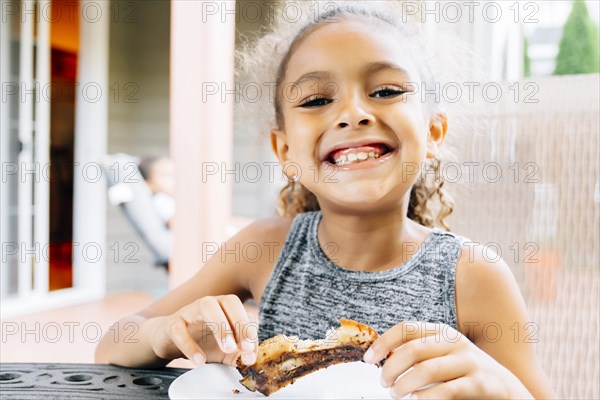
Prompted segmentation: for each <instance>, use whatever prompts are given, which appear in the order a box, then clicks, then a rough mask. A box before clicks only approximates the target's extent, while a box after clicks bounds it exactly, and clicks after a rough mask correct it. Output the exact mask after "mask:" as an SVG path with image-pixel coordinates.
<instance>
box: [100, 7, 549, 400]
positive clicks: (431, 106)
mask: <svg viewBox="0 0 600 400" xmlns="http://www.w3.org/2000/svg"><path fill="white" fill-rule="evenodd" d="M390 15H392V14H390V13H389V12H388V11H385V12H384V11H381V10H379V11H378V10H376V9H367V8H365V7H354V6H351V5H348V4H343V5H342V6H341V7H338V8H336V9H334V10H329V11H328V12H326V13H324V14H322V15H320V16H319V18H316V19H315V20H313V21H310V22H309V23H308V24H306V25H304V26H301V27H300V29H299V30H298V31H297V32H294V34H293V35H292V37H293V39H292V40H291V41H289V42H288V43H286V46H287V47H285V50H284V53H283V56H282V58H281V62H280V64H279V67H278V70H277V75H276V96H275V104H274V111H275V122H276V124H275V126H274V127H273V128H272V129H271V143H272V147H273V150H274V152H275V154H276V156H277V158H278V159H279V161H280V163H281V165H282V167H283V170H284V173H286V174H287V175H288V177H289V184H288V185H287V186H286V187H285V188H284V189H283V190H282V193H281V206H282V211H283V214H284V216H282V217H277V218H271V219H266V220H261V221H257V222H255V223H253V224H252V225H250V226H249V227H247V228H246V229H244V230H242V231H241V232H240V233H239V234H237V235H236V236H235V237H233V238H232V239H231V240H230V241H229V242H228V243H227V244H226V246H225V248H227V249H232V248H244V246H245V245H247V244H250V243H252V244H253V245H255V246H256V245H258V246H261V249H262V251H261V252H259V253H260V255H261V256H260V258H259V260H258V261H256V262H253V263H243V262H242V263H240V262H239V261H238V262H235V260H234V258H235V259H237V258H238V257H236V256H235V255H231V254H230V253H226V252H225V251H223V249H221V250H220V251H219V252H218V253H217V254H216V255H214V256H213V257H212V258H211V259H210V260H209V261H208V262H207V263H206V265H204V267H203V268H202V269H201V270H200V271H199V272H198V273H197V274H196V275H195V276H194V277H193V278H192V279H190V280H189V281H188V282H187V283H185V284H184V285H182V286H180V287H178V288H177V289H175V290H173V291H172V292H171V293H169V294H168V295H167V296H165V297H164V298H162V299H160V300H158V301H156V302H155V303H154V304H152V305H151V306H150V307H148V308H146V309H145V310H142V311H140V312H139V313H138V314H136V315H132V316H130V317H128V318H126V319H124V320H122V321H120V322H121V324H120V325H119V326H121V327H122V329H123V330H125V327H126V324H125V323H127V322H129V323H136V324H139V331H138V333H137V336H136V339H137V340H135V341H133V342H134V343H131V341H130V342H129V343H127V342H126V341H125V340H123V341H120V342H115V341H114V340H113V336H112V335H107V336H105V337H104V338H103V340H102V341H101V342H100V343H99V345H98V348H97V352H96V359H97V362H106V363H114V364H120V365H124V366H138V367H139V366H161V365H165V364H167V363H168V362H169V361H170V360H172V359H174V358H178V357H187V358H189V359H191V360H193V361H194V362H196V363H197V364H198V365H202V364H203V363H205V362H219V363H226V364H230V365H234V364H235V361H236V359H237V358H238V357H240V356H241V359H242V362H244V363H246V364H253V363H254V362H255V360H256V351H257V344H258V343H259V342H260V341H262V340H265V339H267V338H269V337H272V336H274V335H276V334H278V333H284V334H287V335H297V336H300V337H301V338H305V339H311V338H312V339H314V338H319V337H322V335H323V334H324V332H325V331H326V329H327V328H329V327H332V326H337V320H338V319H340V318H351V319H355V320H357V321H359V322H362V323H365V324H368V325H371V326H372V327H374V328H375V329H377V330H378V331H379V332H380V333H381V334H382V335H381V336H380V338H379V339H378V340H377V341H376V342H375V343H374V344H373V345H372V346H371V348H370V349H369V350H368V351H367V353H366V354H365V357H364V359H365V361H366V362H368V363H377V362H379V361H380V360H382V359H383V358H384V357H386V356H388V355H389V358H388V359H387V361H386V362H385V365H384V366H383V368H382V375H381V384H382V385H383V386H385V387H389V388H390V392H391V395H392V396H393V397H396V398H400V397H403V396H405V395H408V394H412V395H413V396H414V397H415V398H531V397H535V398H547V397H551V396H553V394H552V391H551V389H550V387H549V385H548V383H547V382H546V378H545V377H544V374H543V372H542V370H541V368H540V366H539V364H538V362H537V360H536V357H535V353H534V349H533V346H532V345H531V344H530V343H526V342H525V341H524V340H522V339H521V340H517V341H515V340H514V338H515V337H516V336H518V337H519V338H523V337H524V335H523V334H520V335H514V332H513V331H514V326H515V324H517V325H516V326H517V327H520V328H521V329H524V325H525V323H527V322H528V317H527V313H526V310H525V306H524V303H523V300H522V298H521V295H520V293H519V290H518V288H517V285H516V283H515V280H514V278H513V277H512V275H511V272H510V270H509V268H508V267H507V265H506V264H505V263H504V262H497V263H489V262H487V261H485V259H484V258H483V257H482V252H481V249H480V248H479V247H477V246H468V245H467V243H466V240H465V239H464V238H461V237H459V236H456V235H454V234H451V233H448V232H445V231H443V230H442V229H440V228H433V225H434V222H435V221H436V220H437V222H439V224H441V225H442V226H444V227H446V226H445V220H444V219H445V217H446V216H447V215H449V213H450V212H451V210H452V204H451V203H450V201H449V200H448V199H447V197H445V196H444V192H443V190H442V184H441V183H440V181H439V180H437V179H436V180H434V182H431V180H427V179H424V177H423V176H429V175H430V174H423V173H422V172H423V171H426V170H427V169H428V168H433V169H434V170H435V169H436V168H438V165H439V164H438V163H436V162H432V161H433V160H435V159H436V157H437V156H438V153H439V149H440V146H442V144H443V142H444V139H445V136H446V133H447V130H448V123H447V122H448V121H447V116H446V114H445V113H444V112H442V111H441V110H440V109H439V107H438V104H435V103H423V102H421V101H420V98H419V97H418V96H413V95H411V94H414V93H413V92H414V91H415V84H414V83H424V82H425V83H426V82H432V77H431V68H430V65H429V64H428V62H427V60H425V59H424V58H423V57H422V56H420V55H421V49H422V46H421V45H419V43H418V42H416V40H417V39H416V37H415V36H414V35H412V34H411V33H409V32H407V31H406V30H405V29H404V28H403V27H402V25H401V24H397V23H396V22H394V21H401V19H398V18H391V17H389V16H390ZM288 27H289V24H288ZM292 30H293V29H292ZM289 31H291V30H289V29H288V32H289ZM277 32H279V31H278V30H276V31H275V32H274V33H272V34H270V35H267V36H265V37H264V38H263V39H261V40H260V41H259V42H258V44H257V45H256V47H255V48H254V50H255V51H254V52H253V53H252V57H247V58H246V60H250V59H254V60H255V61H256V60H257V58H256V57H260V56H261V49H262V50H264V49H265V48H266V47H265V46H266V45H268V44H277V43H283V42H285V40H277V37H278V36H277V35H278V33H277ZM281 49H282V47H281V44H280V45H278V46H275V50H273V48H272V47H271V51H272V52H274V53H276V52H277V51H280V50H281ZM248 54H250V53H248ZM263 55H264V56H265V58H262V59H260V58H259V59H258V60H261V61H264V60H270V59H271V58H273V55H272V54H271V56H270V57H269V55H268V54H263ZM242 60H243V59H242ZM411 83H412V84H411ZM434 195H437V196H438V198H439V200H440V205H439V206H438V208H437V213H435V214H434V212H433V211H432V209H431V206H430V200H431V199H432V198H433V196H434ZM434 215H435V216H436V217H437V218H434ZM471 244H472V243H471ZM236 246H239V247H236ZM247 299H254V300H255V301H256V302H257V303H258V305H259V312H260V313H259V324H258V326H257V324H255V323H252V317H251V315H250V313H249V312H247V311H246V309H245V307H244V305H243V302H244V301H246V300H247ZM410 321H412V322H410ZM511 329H512V330H511ZM509 333H510V334H509ZM520 333H524V332H520ZM122 336H124V335H119V337H122ZM390 353H391V354H390ZM411 367H412V369H411ZM407 371H408V372H407ZM405 372H406V374H404V375H402V374H403V373H405ZM401 375H402V377H400V376H401ZM436 382H439V383H440V384H438V385H435V386H431V387H428V388H426V389H423V388H424V387H426V386H427V385H428V384H430V383H436Z"/></svg>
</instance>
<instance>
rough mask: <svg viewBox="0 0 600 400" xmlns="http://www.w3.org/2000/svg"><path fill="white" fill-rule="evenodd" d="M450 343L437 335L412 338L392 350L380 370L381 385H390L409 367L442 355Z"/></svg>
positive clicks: (445, 352)
mask: <svg viewBox="0 0 600 400" xmlns="http://www.w3.org/2000/svg"><path fill="white" fill-rule="evenodd" d="M451 350H452V344H451V343H448V342H445V341H443V340H442V339H441V338H440V337H439V336H426V337H422V338H419V339H413V340H411V341H409V342H407V343H405V344H403V345H402V346H400V347H398V348H397V349H396V350H394V353H393V354H392V355H391V356H390V357H389V358H388V359H387V360H386V362H385V364H384V366H383V368H382V371H381V385H382V386H383V387H390V386H392V384H393V383H394V382H395V381H396V379H397V378H398V377H399V376H401V375H402V374H403V373H405V372H406V371H407V370H408V369H409V368H410V367H412V366H414V365H415V364H417V363H420V362H422V361H425V360H428V359H431V358H435V357H442V356H445V355H447V354H448V353H450V351H451Z"/></svg>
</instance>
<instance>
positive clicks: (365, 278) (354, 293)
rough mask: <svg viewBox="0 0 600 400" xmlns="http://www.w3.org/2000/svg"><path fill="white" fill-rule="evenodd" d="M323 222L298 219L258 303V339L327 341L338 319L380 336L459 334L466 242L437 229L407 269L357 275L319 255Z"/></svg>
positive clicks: (313, 216) (314, 216) (311, 215)
mask: <svg viewBox="0 0 600 400" xmlns="http://www.w3.org/2000/svg"><path fill="white" fill-rule="evenodd" d="M321 217H322V214H321V212H320V211H315V212H307V213H303V214H299V215H297V216H296V218H294V221H293V223H292V226H291V228H290V231H289V233H288V235H287V238H286V242H285V244H284V246H283V249H282V251H281V254H280V256H279V259H278V260H277V263H276V265H275V268H274V269H273V272H272V274H271V276H270V278H269V281H268V282H267V286H266V288H265V291H264V293H263V296H262V298H261V301H260V304H259V340H261V341H263V340H265V339H268V338H270V337H272V336H274V335H276V334H279V333H283V334H286V335H292V336H299V337H300V339H318V338H322V337H324V335H325V332H326V331H327V329H329V328H331V327H337V326H338V325H339V324H338V322H337V320H338V319H340V318H349V319H354V320H356V321H359V322H362V323H365V324H368V325H370V326H372V327H373V328H375V329H376V330H377V332H378V333H379V334H382V333H383V332H385V331H386V330H388V329H389V328H391V327H392V326H394V325H396V324H397V323H398V322H401V321H423V322H432V323H445V324H447V325H450V326H451V327H453V328H454V329H457V322H456V304H455V299H454V287H455V285H454V277H455V270H456V261H457V258H458V255H459V252H460V247H461V243H462V242H463V241H465V240H467V239H466V238H463V237H460V236H456V235H454V234H452V233H447V232H444V231H442V230H441V229H439V228H435V229H434V230H433V231H432V233H431V234H430V235H429V237H428V238H427V239H426V241H425V242H424V243H423V245H422V246H420V247H419V248H418V249H417V248H415V253H414V254H413V256H412V257H411V258H410V259H409V260H408V261H407V262H405V263H404V264H402V265H400V266H398V267H395V268H393V269H390V270H387V271H382V272H364V271H352V270H348V269H344V268H342V267H340V266H338V265H336V264H335V263H333V262H332V261H331V260H330V259H329V258H327V256H326V255H325V253H324V252H323V250H322V249H321V246H320V245H319V242H318V241H317V227H318V224H319V221H320V220H321ZM365 250H368V249H365Z"/></svg>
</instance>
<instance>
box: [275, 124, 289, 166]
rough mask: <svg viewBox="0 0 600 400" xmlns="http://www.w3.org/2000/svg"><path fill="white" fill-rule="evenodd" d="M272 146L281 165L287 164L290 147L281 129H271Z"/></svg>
mask: <svg viewBox="0 0 600 400" xmlns="http://www.w3.org/2000/svg"><path fill="white" fill-rule="evenodd" d="M271 148H272V149H273V153H275V156H276V157H277V159H278V160H279V163H280V164H281V165H283V164H285V162H286V161H287V160H288V150H289V147H288V145H287V138H286V136H285V132H284V131H282V130H280V129H271Z"/></svg>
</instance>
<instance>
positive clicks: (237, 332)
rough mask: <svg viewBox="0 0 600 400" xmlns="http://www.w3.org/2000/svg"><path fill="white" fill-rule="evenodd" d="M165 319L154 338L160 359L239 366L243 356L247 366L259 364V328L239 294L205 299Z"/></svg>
mask: <svg viewBox="0 0 600 400" xmlns="http://www.w3.org/2000/svg"><path fill="white" fill-rule="evenodd" d="M163 318H164V319H163V321H162V323H161V324H160V325H159V326H158V328H157V329H156V330H155V333H154V335H153V337H152V350H153V351H154V353H155V354H156V355H157V356H158V357H160V358H164V359H174V358H178V357H182V356H185V357H187V358H188V359H190V360H192V361H194V362H195V363H196V364H197V365H202V364H204V363H205V362H218V363H222V364H228V365H233V366H235V363H236V360H237V358H238V357H239V356H240V353H241V356H242V362H244V363H245V364H247V365H251V364H254V363H255V362H256V352H257V347H258V346H257V339H258V325H257V324H256V323H255V322H251V320H250V318H249V316H248V313H247V312H246V309H245V308H244V305H243V304H242V302H241V301H240V299H239V297H237V296H235V295H227V296H215V297H213V296H207V297H203V298H201V299H198V300H196V301H194V302H193V303H191V304H189V305H187V306H185V307H182V308H181V309H180V310H179V311H177V312H175V313H173V314H171V315H170V316H168V317H163Z"/></svg>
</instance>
